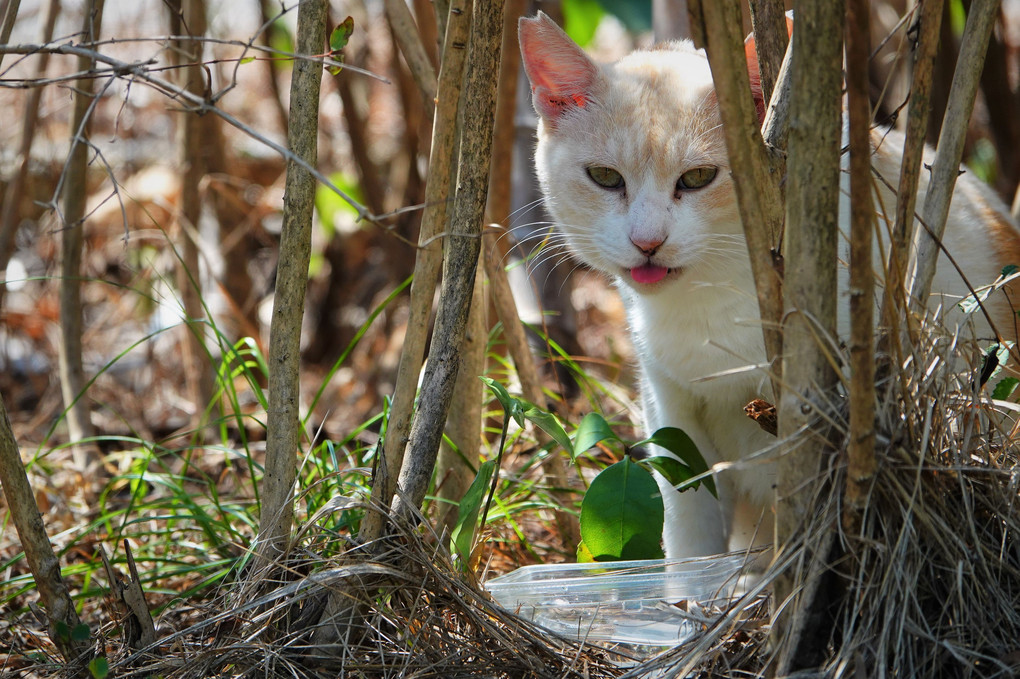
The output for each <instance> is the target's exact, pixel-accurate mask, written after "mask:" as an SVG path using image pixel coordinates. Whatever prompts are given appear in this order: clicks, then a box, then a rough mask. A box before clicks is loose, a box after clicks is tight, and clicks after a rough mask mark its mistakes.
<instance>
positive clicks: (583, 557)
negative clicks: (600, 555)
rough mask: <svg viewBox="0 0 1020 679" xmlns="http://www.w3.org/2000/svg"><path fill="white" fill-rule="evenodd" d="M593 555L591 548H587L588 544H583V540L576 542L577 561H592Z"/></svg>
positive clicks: (593, 560) (593, 559)
mask: <svg viewBox="0 0 1020 679" xmlns="http://www.w3.org/2000/svg"><path fill="white" fill-rule="evenodd" d="M594 562H595V557H594V556H592V555H591V550H590V549H588V545H586V544H584V540H581V541H580V542H579V543H577V563H594Z"/></svg>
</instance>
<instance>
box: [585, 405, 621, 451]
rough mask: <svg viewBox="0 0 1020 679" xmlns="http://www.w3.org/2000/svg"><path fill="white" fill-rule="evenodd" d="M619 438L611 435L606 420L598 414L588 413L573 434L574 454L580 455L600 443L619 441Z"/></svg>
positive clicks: (613, 434) (610, 429) (611, 432)
mask: <svg viewBox="0 0 1020 679" xmlns="http://www.w3.org/2000/svg"><path fill="white" fill-rule="evenodd" d="M619 440H620V437H619V436H617V435H616V434H615V433H613V430H612V428H611V427H610V426H609V423H608V422H606V418H604V417H602V416H601V415H599V414H598V413H588V414H587V415H585V416H584V417H583V418H582V419H581V423H580V424H578V425H577V431H576V432H574V453H575V454H576V455H580V454H581V453H583V452H585V451H586V450H589V449H591V448H592V447H594V446H596V445H598V444H599V443H601V442H602V441H619Z"/></svg>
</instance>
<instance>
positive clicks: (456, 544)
mask: <svg viewBox="0 0 1020 679" xmlns="http://www.w3.org/2000/svg"><path fill="white" fill-rule="evenodd" d="M494 470H495V462H494V461H493V460H486V461H485V462H483V463H482V465H481V467H479V468H478V474H477V475H476V476H475V480H474V481H472V482H471V487H470V488H468V490H467V493H465V494H464V497H463V498H462V499H461V501H460V507H458V509H457V523H456V524H455V525H454V527H453V532H452V533H451V535H450V542H451V543H452V544H453V551H454V553H455V554H456V555H457V556H458V557H459V558H460V563H461V565H462V566H464V567H466V566H467V565H468V564H470V563H471V551H472V549H473V548H474V544H475V530H476V528H478V512H479V510H480V509H481V508H482V501H483V500H484V499H485V496H486V491H487V490H488V489H489V482H490V481H491V480H492V474H493V471H494Z"/></svg>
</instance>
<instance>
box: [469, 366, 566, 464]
mask: <svg viewBox="0 0 1020 679" xmlns="http://www.w3.org/2000/svg"><path fill="white" fill-rule="evenodd" d="M478 379H480V380H481V381H482V382H484V383H485V386H487V387H488V388H489V389H490V390H492V393H493V394H494V395H495V396H496V400H497V401H499V404H500V405H501V406H503V411H504V412H505V413H506V414H507V416H508V417H512V418H514V420H516V421H517V424H519V425H520V426H522V427H523V426H524V420H526V419H527V420H530V421H532V422H534V423H535V424H536V425H537V426H538V427H539V428H540V429H542V430H543V431H544V432H545V433H547V434H549V436H551V437H552V439H553V440H554V441H556V443H558V444H560V445H561V446H563V449H564V450H566V451H567V452H568V453H570V454H571V455H573V454H574V447H573V445H572V444H571V443H570V437H569V436H567V432H565V431H563V427H562V426H561V425H560V423H559V421H558V420H557V419H556V416H555V415H553V414H552V413H550V412H549V411H547V410H543V409H541V408H539V407H538V406H536V405H534V404H532V403H528V402H527V401H525V400H524V399H522V398H517V397H516V396H511V395H510V392H508V391H507V390H506V387H504V386H503V385H502V384H500V383H499V382H497V381H495V380H494V379H492V378H491V377H479V378H478Z"/></svg>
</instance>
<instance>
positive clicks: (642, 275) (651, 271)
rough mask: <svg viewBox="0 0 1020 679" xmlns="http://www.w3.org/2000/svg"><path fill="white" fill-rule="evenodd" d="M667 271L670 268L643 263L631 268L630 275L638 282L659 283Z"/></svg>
mask: <svg viewBox="0 0 1020 679" xmlns="http://www.w3.org/2000/svg"><path fill="white" fill-rule="evenodd" d="M667 273H669V269H667V268H666V267H664V266H655V265H654V264H643V265H641V266H636V267H634V268H633V269H631V270H630V275H631V277H632V278H633V279H634V282H636V283H658V282H659V281H661V280H662V279H663V278H665V277H666V274H667Z"/></svg>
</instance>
